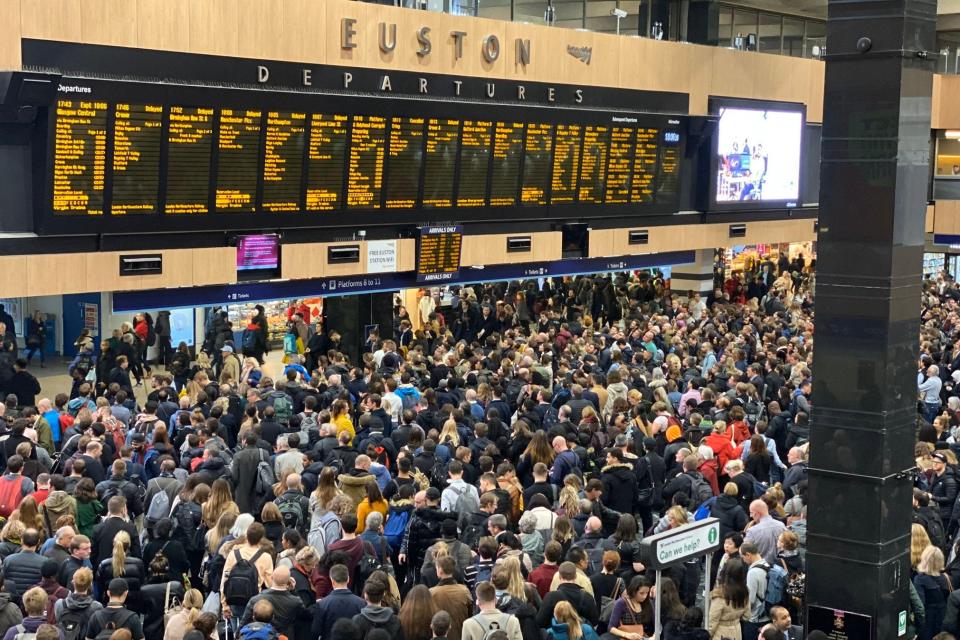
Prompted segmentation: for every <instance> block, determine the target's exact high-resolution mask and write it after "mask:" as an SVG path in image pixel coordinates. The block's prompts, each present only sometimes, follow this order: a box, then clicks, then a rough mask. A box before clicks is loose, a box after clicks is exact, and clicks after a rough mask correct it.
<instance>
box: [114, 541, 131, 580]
mask: <svg viewBox="0 0 960 640" xmlns="http://www.w3.org/2000/svg"><path fill="white" fill-rule="evenodd" d="M129 548H130V534H129V533H127V532H126V531H119V532H118V533H117V535H116V536H114V538H113V577H114V578H122V577H123V576H124V574H125V573H126V569H125V568H124V565H125V564H126V563H127V550H128V549H129Z"/></svg>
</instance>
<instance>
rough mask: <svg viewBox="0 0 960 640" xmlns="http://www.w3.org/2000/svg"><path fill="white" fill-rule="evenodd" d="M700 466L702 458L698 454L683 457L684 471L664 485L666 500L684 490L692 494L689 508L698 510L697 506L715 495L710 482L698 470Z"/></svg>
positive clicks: (668, 501) (670, 499)
mask: <svg viewBox="0 0 960 640" xmlns="http://www.w3.org/2000/svg"><path fill="white" fill-rule="evenodd" d="M699 466H700V458H699V457H698V456H696V455H688V456H687V457H685V458H684V459H683V471H682V472H681V473H679V474H677V475H676V476H675V477H674V478H672V479H671V480H668V481H667V483H666V484H665V485H664V487H663V499H664V501H665V502H667V503H670V502H671V501H672V500H673V496H674V495H675V494H677V493H680V492H683V493H686V494H687V495H688V496H690V505H689V508H690V509H691V510H692V511H696V510H697V507H699V506H700V505H701V504H703V503H704V502H706V501H707V500H709V499H710V498H712V497H713V489H712V488H711V487H710V484H709V483H708V482H707V481H706V480H704V478H703V475H702V474H701V473H700V472H699V471H697V467H699Z"/></svg>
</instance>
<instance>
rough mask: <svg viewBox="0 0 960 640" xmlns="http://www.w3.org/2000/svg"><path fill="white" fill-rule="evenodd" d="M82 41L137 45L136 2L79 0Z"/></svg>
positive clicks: (127, 0) (124, 45)
mask: <svg viewBox="0 0 960 640" xmlns="http://www.w3.org/2000/svg"><path fill="white" fill-rule="evenodd" d="M79 4H80V11H81V12H82V13H81V16H82V17H81V23H80V24H81V29H80V35H81V37H82V38H83V41H84V42H91V43H94V44H112V45H119V46H123V47H133V46H136V45H137V30H138V27H137V3H136V2H131V1H130V0H80V3H79Z"/></svg>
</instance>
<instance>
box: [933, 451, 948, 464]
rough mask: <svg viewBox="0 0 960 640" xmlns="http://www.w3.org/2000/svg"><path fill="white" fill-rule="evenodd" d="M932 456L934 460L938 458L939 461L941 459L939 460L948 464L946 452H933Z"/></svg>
mask: <svg viewBox="0 0 960 640" xmlns="http://www.w3.org/2000/svg"><path fill="white" fill-rule="evenodd" d="M930 457H931V458H933V459H934V460H937V461H939V462H942V463H943V464H947V456H945V455H944V454H942V453H940V452H937V453H935V454H933V455H932V456H930Z"/></svg>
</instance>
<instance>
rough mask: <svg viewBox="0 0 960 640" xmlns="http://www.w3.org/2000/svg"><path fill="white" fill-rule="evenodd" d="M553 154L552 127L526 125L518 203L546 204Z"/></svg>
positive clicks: (546, 125) (547, 125)
mask: <svg viewBox="0 0 960 640" xmlns="http://www.w3.org/2000/svg"><path fill="white" fill-rule="evenodd" d="M552 152H553V125H549V124H533V123H529V124H527V139H526V144H525V145H524V148H523V184H522V186H521V188H520V203H521V204H524V205H544V204H547V190H548V189H549V188H550V168H551V164H552V163H551V162H550V160H551V158H552V157H553V156H552Z"/></svg>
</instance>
